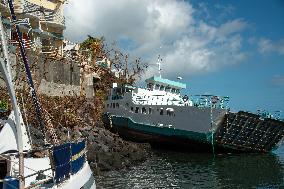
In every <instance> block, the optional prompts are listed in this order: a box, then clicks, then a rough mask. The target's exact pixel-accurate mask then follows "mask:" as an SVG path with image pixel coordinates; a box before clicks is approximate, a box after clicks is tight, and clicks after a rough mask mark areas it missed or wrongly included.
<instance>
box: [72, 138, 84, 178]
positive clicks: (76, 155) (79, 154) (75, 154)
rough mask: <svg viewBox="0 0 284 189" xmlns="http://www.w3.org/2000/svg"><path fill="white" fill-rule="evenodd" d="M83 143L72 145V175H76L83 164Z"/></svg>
mask: <svg viewBox="0 0 284 189" xmlns="http://www.w3.org/2000/svg"><path fill="white" fill-rule="evenodd" d="M85 147H86V143H85V141H82V142H78V143H72V144H71V151H72V162H71V172H72V174H75V173H77V172H78V171H79V170H80V169H81V168H82V167H83V166H84V162H85Z"/></svg>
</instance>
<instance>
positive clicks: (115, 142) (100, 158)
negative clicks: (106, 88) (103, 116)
mask: <svg viewBox="0 0 284 189" xmlns="http://www.w3.org/2000/svg"><path fill="white" fill-rule="evenodd" d="M30 132H31V135H32V139H33V141H34V142H35V143H40V140H41V136H42V135H41V133H40V132H39V131H38V129H35V128H34V127H31V129H30ZM57 135H58V136H60V141H61V142H63V141H70V140H71V141H74V140H77V139H79V138H85V139H86V140H87V143H88V147H87V148H88V149H87V150H88V153H87V157H88V161H89V163H90V166H91V168H92V169H93V171H94V173H95V174H96V175H99V174H102V173H103V172H106V171H111V170H119V169H125V168H128V167H130V166H132V165H135V164H137V163H139V162H143V161H145V160H146V159H147V157H148V156H149V154H150V145H149V144H140V143H133V142H129V141H125V140H123V139H121V138H120V137H119V136H118V135H117V134H114V133H112V132H110V131H109V130H107V129H105V128H104V126H103V125H102V124H99V123H98V124H96V125H95V126H85V127H78V126H77V127H74V128H72V129H70V128H65V127H58V128H57Z"/></svg>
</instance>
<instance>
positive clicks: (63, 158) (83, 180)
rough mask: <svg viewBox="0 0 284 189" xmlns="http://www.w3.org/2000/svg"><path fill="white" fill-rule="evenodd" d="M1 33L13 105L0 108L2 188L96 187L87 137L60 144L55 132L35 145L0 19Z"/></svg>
mask: <svg viewBox="0 0 284 189" xmlns="http://www.w3.org/2000/svg"><path fill="white" fill-rule="evenodd" d="M9 6H10V11H11V15H12V19H13V21H14V23H15V21H16V16H15V14H14V10H13V9H14V8H13V4H12V0H9ZM0 17H1V13H0ZM15 28H16V32H17V37H18V42H19V47H20V50H21V55H22V58H23V62H24V64H25V71H26V73H27V78H28V83H29V85H30V89H31V95H32V98H33V102H34V105H35V109H36V114H37V116H36V117H37V118H38V119H39V122H40V123H41V124H42V120H41V113H42V111H41V107H40V104H39V102H38V100H37V96H36V93H35V89H34V87H33V81H32V77H31V73H30V69H29V65H28V62H27V57H26V53H25V47H24V45H23V41H22V39H21V37H20V36H21V35H20V32H19V28H18V26H17V25H15ZM0 33H1V48H0V49H1V51H0V55H1V56H0V71H1V73H2V74H1V76H2V77H3V78H4V80H5V83H6V86H7V91H8V93H9V96H10V99H11V107H12V110H8V109H5V110H2V109H1V110H0V189H31V188H41V189H55V188H56V189H79V188H84V189H94V188H96V185H95V179H94V176H93V173H92V171H91V169H90V166H89V163H88V161H87V157H86V143H85V141H84V140H79V141H74V142H67V143H60V142H58V141H55V137H56V135H55V133H53V135H52V139H53V142H52V143H51V144H49V143H45V145H44V146H42V147H41V148H34V147H33V146H32V145H31V139H30V137H29V135H28V132H27V128H28V127H27V126H26V125H25V123H24V121H23V118H22V113H21V111H20V108H19V106H18V102H17V99H16V95H15V87H14V83H13V81H12V74H11V69H10V61H9V60H10V58H9V52H8V48H7V41H6V38H5V33H4V29H3V25H2V19H0ZM41 126H42V125H41ZM49 126H50V125H49ZM50 129H51V128H49V130H50ZM43 131H45V129H43ZM50 131H51V130H50ZM43 136H45V133H43ZM39 153H40V154H41V155H40V156H39V155H38V154H39Z"/></svg>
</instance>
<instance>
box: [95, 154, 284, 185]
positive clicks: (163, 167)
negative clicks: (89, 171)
mask: <svg viewBox="0 0 284 189" xmlns="http://www.w3.org/2000/svg"><path fill="white" fill-rule="evenodd" d="M283 157H284V149H283V150H281V149H280V150H279V151H277V152H276V154H262V155H259V154H238V155H236V154H218V155H216V156H215V157H213V155H212V154H188V153H187V154H186V153H177V152H168V151H167V152H166V151H154V152H153V155H152V157H151V158H150V159H149V160H148V161H146V162H144V163H142V164H140V165H138V166H135V167H132V168H131V169H129V170H123V171H113V172H109V173H108V174H106V175H104V176H100V177H98V178H97V184H98V186H99V187H102V188H279V187H284V182H283V176H284V170H283V164H284V158H283Z"/></svg>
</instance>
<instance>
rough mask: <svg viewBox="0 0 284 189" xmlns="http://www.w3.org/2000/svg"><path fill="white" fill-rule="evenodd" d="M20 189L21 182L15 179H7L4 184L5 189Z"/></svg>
mask: <svg viewBox="0 0 284 189" xmlns="http://www.w3.org/2000/svg"><path fill="white" fill-rule="evenodd" d="M15 188H19V180H18V179H16V178H13V177H8V176H7V177H5V179H4V183H3V189H15Z"/></svg>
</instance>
